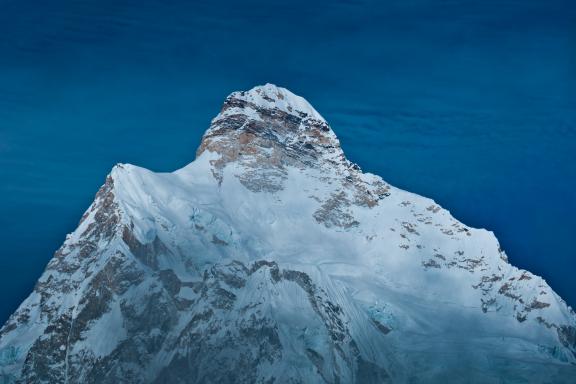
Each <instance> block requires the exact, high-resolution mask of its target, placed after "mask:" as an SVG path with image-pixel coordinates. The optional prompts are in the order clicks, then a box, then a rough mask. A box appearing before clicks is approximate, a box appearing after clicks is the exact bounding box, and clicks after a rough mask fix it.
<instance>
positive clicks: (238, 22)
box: [0, 0, 576, 322]
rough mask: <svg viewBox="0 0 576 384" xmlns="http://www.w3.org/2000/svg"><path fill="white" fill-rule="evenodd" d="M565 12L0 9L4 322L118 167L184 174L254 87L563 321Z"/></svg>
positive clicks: (222, 5)
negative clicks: (442, 217)
mask: <svg viewBox="0 0 576 384" xmlns="http://www.w3.org/2000/svg"><path fill="white" fill-rule="evenodd" d="M573 4H574V2H572V1H569V0H566V1H561V0H541V1H534V0H515V1H505V0H503V1H494V0H484V1H457V0H452V1H448V0H445V1H441V0H438V1H431V0H396V1H359V2H355V1H330V2H320V1H290V2H287V3H278V2H271V1H266V2H259V1H242V2H227V1H223V2H219V3H217V2H214V1H176V0H156V1H147V0H98V1H96V0H52V1H45V0H0V179H1V180H2V181H1V183H0V229H1V230H0V244H2V248H1V251H0V292H2V300H1V302H0V322H3V321H4V320H5V319H6V318H7V316H8V315H9V313H11V312H12V311H13V310H14V309H15V307H16V306H17V305H18V304H19V302H20V301H21V300H22V299H23V298H25V297H26V295H27V294H28V293H29V292H30V290H31V289H32V287H33V284H34V282H35V281H36V279H37V278H38V277H39V275H40V273H41V272H42V270H43V268H44V267H45V265H46V263H47V262H48V260H49V259H50V257H51V256H52V253H53V252H54V251H55V250H56V249H57V248H58V247H59V245H60V244H61V243H62V241H63V240H64V237H65V234H66V233H68V232H71V231H72V230H73V229H74V228H75V226H76V224H77V222H78V219H79V218H80V216H81V214H82V212H83V211H84V209H86V208H87V207H88V205H89V204H90V202H91V201H92V199H93V196H94V193H95V192H96V191H97V189H98V187H99V186H100V185H101V184H102V183H103V181H104V178H105V176H106V174H107V173H108V171H109V170H110V168H111V167H112V166H113V165H114V164H115V163H117V162H129V163H134V164H137V165H140V166H144V167H147V168H150V169H152V170H155V171H171V170H174V169H176V168H178V167H180V166H183V165H185V164H186V163H188V162H190V161H191V160H193V158H194V152H195V149H196V146H197V145H198V142H199V140H200V137H201V135H202V133H203V131H204V130H205V129H206V128H207V127H208V125H209V122H210V119H211V118H212V117H213V116H214V115H215V114H216V113H217V112H218V110H219V108H220V106H221V103H222V101H223V100H224V98H225V96H226V95H227V94H228V93H230V92H231V91H234V90H242V89H248V88H251V87H252V86H254V85H257V84H263V83H266V82H273V83H276V84H278V85H281V86H284V87H287V88H289V89H291V90H292V91H294V92H295V93H298V94H300V95H302V96H304V97H306V98H307V99H308V100H309V101H310V102H311V103H312V104H313V105H314V106H315V107H316V108H317V109H318V110H319V111H320V113H322V114H323V115H324V116H325V117H326V118H327V119H328V120H329V122H330V123H331V125H332V127H333V128H334V130H335V131H336V133H337V134H338V135H339V137H340V139H341V142H342V146H343V147H344V150H345V151H346V153H347V155H348V157H349V158H350V159H351V160H353V161H356V162H357V163H359V164H360V166H361V167H362V168H363V169H365V170H367V171H370V172H374V173H377V174H379V175H381V176H383V177H384V179H385V180H387V181H389V182H391V183H393V184H394V185H396V186H399V187H402V188H405V189H408V190H410V191H413V192H417V193H419V194H423V195H426V196H429V197H432V198H434V199H436V200H437V201H438V202H439V203H440V204H442V205H443V206H445V207H446V208H448V209H449V210H450V211H451V212H452V213H453V214H454V215H455V216H456V218H458V219H460V220H462V221H463V222H465V223H466V224H469V225H472V226H476V227H485V228H488V229H490V230H493V231H495V232H496V235H497V236H498V238H499V239H500V241H501V243H502V244H503V247H504V248H505V249H506V251H507V252H508V254H509V257H510V259H511V261H512V262H513V263H514V264H516V265H517V266H519V267H522V268H527V269H529V270H531V271H533V272H535V273H537V274H539V275H542V276H544V277H545V278H546V280H547V281H548V282H549V283H550V284H551V286H552V287H553V288H554V289H555V290H556V291H557V292H558V293H560V295H562V296H563V297H565V298H566V299H567V301H568V302H569V304H571V305H572V306H575V305H576V289H575V288H576V283H575V281H576V280H575V279H574V276H575V275H576V248H575V246H574V241H575V240H574V239H576V224H575V217H576V194H575V193H574V189H575V187H576V161H575V160H576V159H575V155H574V154H575V153H576V5H573Z"/></svg>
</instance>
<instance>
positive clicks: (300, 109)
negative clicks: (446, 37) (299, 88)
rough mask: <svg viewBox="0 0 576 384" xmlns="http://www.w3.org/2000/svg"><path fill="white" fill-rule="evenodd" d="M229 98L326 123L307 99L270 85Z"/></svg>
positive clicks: (233, 94) (260, 86) (241, 92)
mask: <svg viewBox="0 0 576 384" xmlns="http://www.w3.org/2000/svg"><path fill="white" fill-rule="evenodd" d="M228 98H233V99H237V100H243V101H246V102H248V103H251V104H254V105H256V106H258V107H261V108H268V109H278V110H280V111H282V112H286V113H288V114H291V115H296V116H299V117H304V116H308V117H310V118H313V119H316V120H320V121H325V120H324V118H323V117H322V116H321V115H320V114H319V113H318V112H317V111H316V110H315V109H314V107H312V105H310V103H308V101H306V99H304V98H303V97H300V96H298V95H295V94H294V93H292V92H290V91H289V90H287V89H286V88H282V87H278V86H276V85H274V84H270V83H268V84H265V85H259V86H256V87H254V88H252V89H250V90H249V91H238V92H234V93H232V94H231V95H230V96H228Z"/></svg>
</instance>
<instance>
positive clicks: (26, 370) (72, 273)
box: [0, 84, 576, 383]
mask: <svg viewBox="0 0 576 384" xmlns="http://www.w3.org/2000/svg"><path fill="white" fill-rule="evenodd" d="M575 378H576V315H575V314H574V312H573V311H572V310H571V309H570V308H569V307H568V306H567V305H566V303H565V302H564V301H563V300H562V299H561V298H560V297H559V296H558V295H556V294H555V293H554V292H553V291H552V289H551V288H550V287H549V286H548V284H546V282H545V281H544V280H543V279H542V278H540V277H538V276H535V275H533V274H532V273H530V272H528V271H524V270H519V269H518V268H516V267H514V266H512V265H510V264H509V263H508V260H507V258H506V254H505V253H504V251H503V250H502V249H501V248H500V245H499V244H498V241H497V240H496V238H495V237H494V235H493V233H491V232H489V231H486V230H483V229H475V228H470V227H468V226H466V225H465V224H462V223H460V222H459V221H457V220H456V219H454V218H453V217H452V216H451V215H450V213H449V212H448V211H447V210H445V209H443V208H441V207H440V206H439V205H438V204H436V203H435V202H434V201H432V200H430V199H427V198H424V197H421V196H419V195H416V194H413V193H409V192H406V191H402V190H400V189H397V188H394V187H393V186H391V185H390V184H388V183H386V182H385V181H384V180H382V179H381V178H380V177H379V176H376V175H372V174H369V173H364V172H362V171H361V169H360V168H359V167H358V165H356V164H353V163H351V162H350V161H348V160H347V159H346V157H345V156H344V153H343V152H342V150H341V148H340V144H339V141H338V139H337V137H336V135H335V134H334V132H333V131H332V129H331V128H330V126H329V125H328V123H327V122H326V121H325V120H324V119H323V118H322V116H321V115H320V114H319V113H318V112H316V110H314V108H313V107H312V106H311V105H310V104H309V103H308V102H307V101H306V100H304V99H303V98H301V97H298V96H296V95H294V94H292V93H291V92H289V91H288V90H286V89H283V88H279V87H276V86H274V85H271V84H267V85H264V86H259V87H255V88H253V89H251V90H250V91H247V92H234V93H232V94H231V95H230V96H228V98H227V99H226V101H225V102H224V105H223V107H222V110H221V112H220V113H219V114H218V116H216V118H214V120H213V121H212V123H211V125H210V128H209V129H208V130H207V131H206V133H205V134H204V137H203V139H202V142H201V145H200V147H199V149H198V151H197V154H196V159H195V160H194V161H193V162H192V163H190V164H189V165H187V166H185V167H184V168H182V169H179V170H177V171H175V172H172V173H154V172H151V171H148V170H146V169H143V168H139V167H136V166H133V165H128V164H119V165H116V166H115V167H114V168H113V169H112V171H111V173H110V175H109V176H108V177H107V179H106V182H105V183H104V185H103V186H102V187H101V188H100V190H99V191H98V193H97V194H96V198H95V200H94V202H93V204H92V205H91V206H90V207H89V208H88V210H87V211H86V213H84V215H83V216H82V219H81V221H80V224H79V226H78V228H77V229H76V230H75V231H74V232H73V233H72V234H69V235H68V236H67V237H66V240H65V242H64V244H63V245H62V247H61V248H60V249H59V250H58V251H57V252H56V253H55V255H54V257H53V258H52V260H51V261H50V263H49V264H48V266H47V268H46V270H45V272H44V273H43V274H42V276H41V277H40V279H39V281H38V283H37V284H36V287H35V288H34V291H33V292H32V294H31V295H30V296H29V297H28V298H27V299H26V300H25V301H24V302H23V303H22V304H21V306H20V307H19V308H18V310H17V311H16V312H15V313H14V314H13V315H12V316H11V317H10V319H9V320H8V321H7V323H6V324H5V325H4V326H3V328H2V329H1V331H0V383H13V382H20V383H433V382H438V383H464V382H466V383H532V382H534V383H573V382H574V380H575Z"/></svg>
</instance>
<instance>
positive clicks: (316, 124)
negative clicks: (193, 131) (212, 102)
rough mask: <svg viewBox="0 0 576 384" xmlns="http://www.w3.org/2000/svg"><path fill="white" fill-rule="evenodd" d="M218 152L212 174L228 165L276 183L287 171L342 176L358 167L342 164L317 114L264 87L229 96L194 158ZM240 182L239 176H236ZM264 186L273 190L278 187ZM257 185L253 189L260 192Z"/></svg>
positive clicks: (298, 101)
mask: <svg viewBox="0 0 576 384" xmlns="http://www.w3.org/2000/svg"><path fill="white" fill-rule="evenodd" d="M206 151H208V152H211V153H213V154H217V157H218V158H217V159H215V160H213V161H212V165H213V174H214V176H215V177H217V178H218V179H219V180H221V179H222V169H223V168H224V167H225V166H226V165H227V164H229V163H231V162H233V163H235V164H236V165H237V166H239V167H241V168H243V171H242V170H240V171H239V174H243V175H244V176H246V177H245V178H248V179H254V178H257V179H260V180H259V181H255V184H259V183H260V182H261V181H262V180H261V179H262V177H263V176H265V178H266V179H268V180H272V179H276V180H278V179H281V178H282V177H283V175H284V174H285V172H286V168H287V167H290V166H292V167H297V168H329V169H331V170H337V171H340V172H341V173H342V172H346V170H348V169H351V168H355V167H356V168H357V166H355V165H354V164H352V163H350V162H349V161H348V160H346V158H345V156H344V153H343V152H342V149H341V148H340V142H339V141H338V138H337V137H336V135H335V134H334V132H333V131H332V129H331V128H330V126H329V125H328V123H327V122H326V120H324V118H322V116H320V114H319V113H318V112H316V110H315V109H314V108H313V107H312V106H311V105H310V104H309V103H308V102H307V101H306V100H304V99H303V98H302V97H300V96H296V95H295V94H293V93H292V92H290V91H288V90H287V89H285V88H281V87H277V86H275V85H272V84H266V85H263V86H258V87H255V88H252V89H251V90H249V91H242V92H234V93H232V94H231V95H230V96H228V97H227V98H226V100H225V102H224V105H223V107H222V110H221V111H220V113H219V114H218V116H216V117H215V118H214V119H213V120H212V123H211V126H210V128H209V129H208V130H207V131H206V133H205V134H204V136H203V138H202V142H201V144H200V148H199V149H198V151H197V157H199V156H201V155H202V154H203V153H205V152H206ZM241 179H242V177H241ZM272 184H273V185H268V186H264V189H265V190H271V189H278V188H280V186H279V185H278V183H276V182H273V183H272ZM260 187H261V186H258V188H259V189H260Z"/></svg>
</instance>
